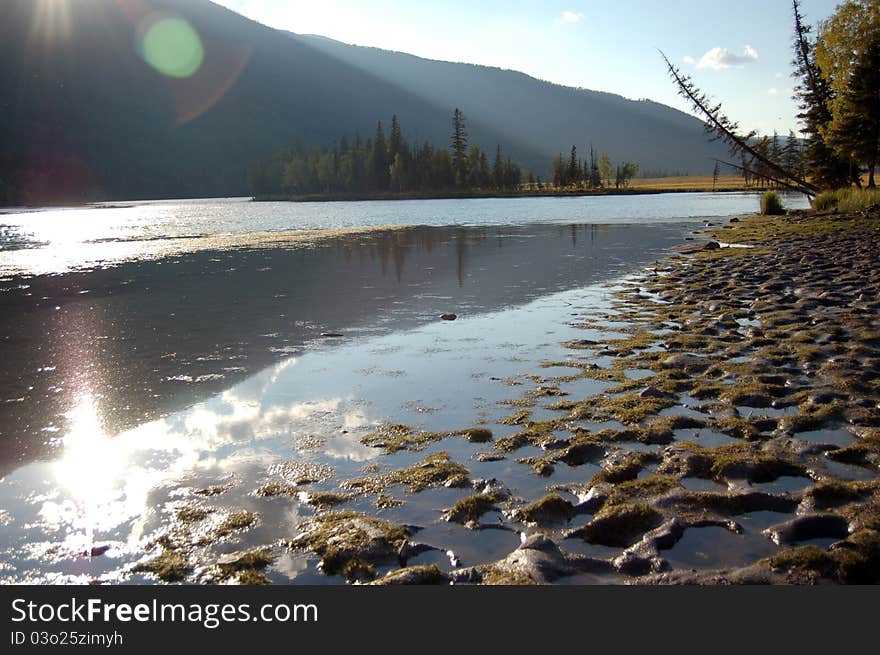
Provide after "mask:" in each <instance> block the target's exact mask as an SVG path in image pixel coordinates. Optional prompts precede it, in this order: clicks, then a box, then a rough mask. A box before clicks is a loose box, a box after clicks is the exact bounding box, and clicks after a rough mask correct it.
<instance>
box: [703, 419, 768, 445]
mask: <svg viewBox="0 0 880 655" xmlns="http://www.w3.org/2000/svg"><path fill="white" fill-rule="evenodd" d="M714 426H715V429H716V430H718V431H719V432H721V433H723V434H726V435H728V436H730V437H735V438H737V439H744V440H746V441H751V440H753V439H758V438H759V437H760V434H761V431H760V430H759V429H758V427H757V426H756V425H755V424H754V423H752V421H750V420H749V419H744V418H720V419H715V421H714Z"/></svg>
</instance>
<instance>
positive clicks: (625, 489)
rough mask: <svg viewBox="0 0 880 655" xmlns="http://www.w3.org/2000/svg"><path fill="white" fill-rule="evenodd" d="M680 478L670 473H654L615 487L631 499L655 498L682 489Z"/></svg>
mask: <svg viewBox="0 0 880 655" xmlns="http://www.w3.org/2000/svg"><path fill="white" fill-rule="evenodd" d="M680 488H681V485H680V484H679V482H678V480H676V479H675V478H673V477H670V476H668V475H652V476H649V477H646V478H642V479H641V480H629V481H627V482H622V483H621V484H618V485H617V486H616V487H615V491H617V492H618V493H620V494H623V496H624V497H625V498H627V500H629V501H634V500H641V499H648V498H653V497H655V496H661V495H663V494H666V493H669V492H670V491H672V490H673V489H680Z"/></svg>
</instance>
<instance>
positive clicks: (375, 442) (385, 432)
mask: <svg viewBox="0 0 880 655" xmlns="http://www.w3.org/2000/svg"><path fill="white" fill-rule="evenodd" d="M456 434H461V433H460V432H426V431H417V430H414V429H413V428H411V427H410V426H408V425H404V424H403V423H388V424H385V425H383V426H382V427H381V428H380V429H379V431H378V432H373V433H370V434H368V435H366V436H364V437H362V438H361V443H362V444H364V445H365V446H370V447H372V448H381V449H383V450H384V451H385V454H387V455H390V454H392V453H396V452H398V451H400V450H412V451H420V450H424V449H425V448H427V447H428V446H430V445H431V444H433V443H436V442H438V441H442V440H443V439H446V438H447V437H450V436H453V435H456Z"/></svg>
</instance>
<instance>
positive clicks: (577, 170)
mask: <svg viewBox="0 0 880 655" xmlns="http://www.w3.org/2000/svg"><path fill="white" fill-rule="evenodd" d="M638 172H639V165H638V164H635V163H633V162H629V161H627V162H623V163H621V164H618V165H617V166H615V165H614V164H612V163H611V158H610V157H609V156H608V153H607V152H603V153H601V154H599V153H597V152H596V150H595V149H594V148H593V146H592V145H591V146H590V158H589V160H587V159H580V158H578V152H577V145H572V146H571V152H570V154H569V156H568V158H566V157H563V155H562V153H559V156H558V157H556V158H555V159H553V161H552V162H550V179H551V181H552V183H553V186H555V187H559V188H565V187H575V188H579V189H603V188H610V187H611V186H612V185H613V186H614V187H615V188H616V189H620V188H626V187H628V186H629V181H630V180H631V179H632V178H634V177H635V176H636V175H638Z"/></svg>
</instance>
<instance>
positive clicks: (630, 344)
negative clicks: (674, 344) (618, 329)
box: [607, 331, 661, 355]
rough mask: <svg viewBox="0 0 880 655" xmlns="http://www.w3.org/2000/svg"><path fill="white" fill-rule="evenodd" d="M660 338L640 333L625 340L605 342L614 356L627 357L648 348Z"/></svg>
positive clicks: (650, 333)
mask: <svg viewBox="0 0 880 655" xmlns="http://www.w3.org/2000/svg"><path fill="white" fill-rule="evenodd" d="M660 338H661V337H660V336H658V335H656V334H654V333H653V332H648V331H640V332H636V333H635V334H633V335H632V336H630V337H627V338H626V339H610V340H609V341H607V345H608V346H609V349H610V350H611V352H613V353H614V354H616V355H628V354H630V353H632V352H633V351H635V350H643V349H645V348H650V347H651V346H653V345H654V344H656V343H657V342H658V341H660Z"/></svg>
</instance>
